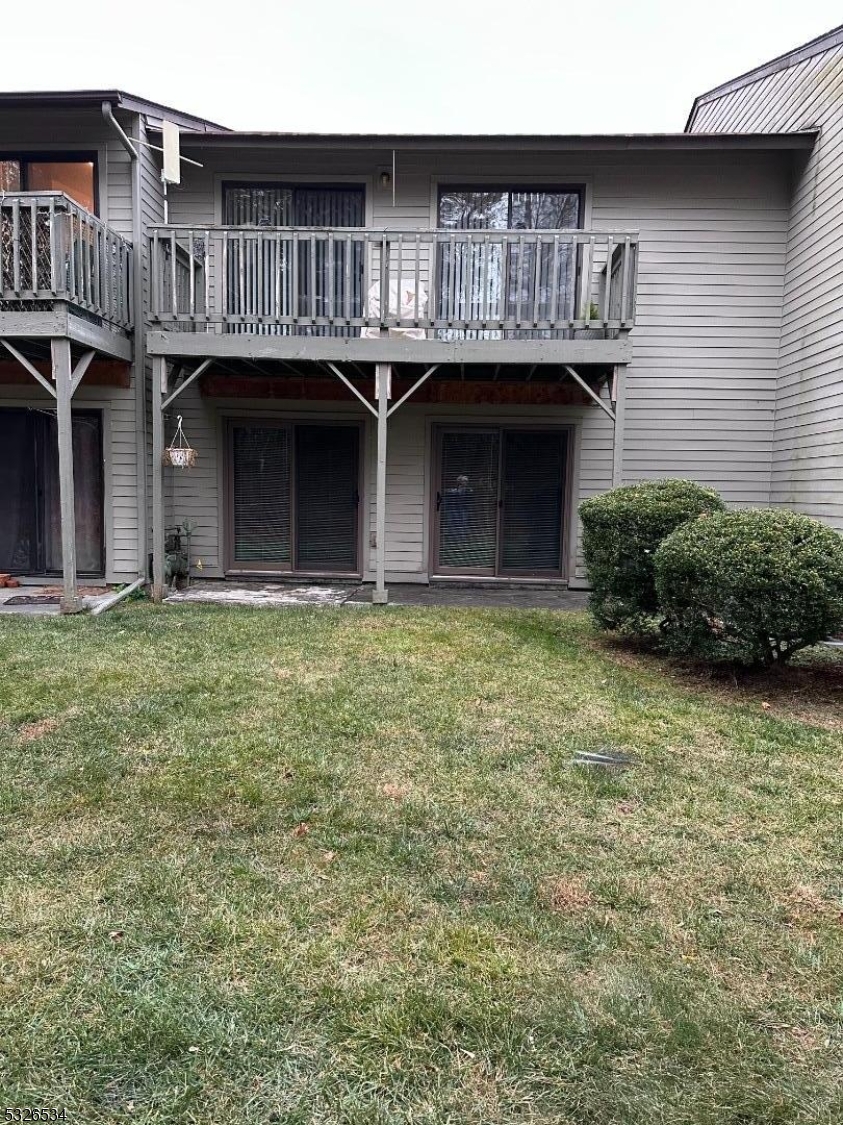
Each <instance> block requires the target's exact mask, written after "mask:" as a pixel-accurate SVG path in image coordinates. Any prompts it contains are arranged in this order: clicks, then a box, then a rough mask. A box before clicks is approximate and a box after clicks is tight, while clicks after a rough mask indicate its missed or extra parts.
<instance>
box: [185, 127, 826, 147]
mask: <svg viewBox="0 0 843 1125" xmlns="http://www.w3.org/2000/svg"><path fill="white" fill-rule="evenodd" d="M816 137H817V132H816V130H813V129H807V130H799V131H795V132H785V133H621V134H615V135H613V134H594V135H591V134H574V135H565V136H550V135H526V134H520V133H514V134H498V133H489V134H475V133H469V134H448V133H443V134H439V133H383V134H379V133H239V132H226V133H214V132H206V133H202V134H201V135H200V134H196V135H193V136H185V137H184V138H183V139H182V143H183V146H184V147H185V148H203V149H211V148H226V149H227V148H243V149H246V148H252V149H263V148H305V149H307V148H342V149H349V148H351V149H376V150H379V151H384V150H389V149H404V150H407V149H413V150H416V151H423V150H436V151H442V150H443V149H445V150H447V149H458V150H459V151H461V152H465V151H484V150H485V151H488V150H494V149H506V150H508V151H510V152H511V151H512V150H513V149H514V150H516V151H522V152H526V151H530V152H604V151H605V152H629V151H661V152H664V151H677V152H695V151H709V150H716V151H720V150H728V149H740V150H746V149H767V150H769V149H788V150H798V149H810V148H812V147H813V145H814V142H815V140H816Z"/></svg>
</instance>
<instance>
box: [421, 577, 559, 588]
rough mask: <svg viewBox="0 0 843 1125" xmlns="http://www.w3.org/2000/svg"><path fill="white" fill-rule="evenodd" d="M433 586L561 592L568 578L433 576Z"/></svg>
mask: <svg viewBox="0 0 843 1125" xmlns="http://www.w3.org/2000/svg"><path fill="white" fill-rule="evenodd" d="M430 585H431V586H465V587H471V588H473V589H475V590H478V589H480V590H482V589H490V590H494V589H498V590H499V589H501V588H506V589H509V590H513V589H517V588H518V587H524V588H526V589H531V590H542V589H545V590H559V589H562V590H564V589H567V587H568V579H567V578H519V577H517V576H516V577H513V578H501V577H491V576H489V577H485V578H484V577H483V576H482V575H478V576H476V577H474V576H473V575H470V574H432V575H431V576H430Z"/></svg>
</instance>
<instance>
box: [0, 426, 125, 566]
mask: <svg viewBox="0 0 843 1125" xmlns="http://www.w3.org/2000/svg"><path fill="white" fill-rule="evenodd" d="M71 425H72V434H73V478H74V508H75V515H76V568H77V571H78V573H79V574H80V575H82V576H88V577H101V576H102V575H103V573H104V571H105V542H104V519H103V511H104V509H103V500H104V495H105V482H104V473H103V442H102V415H101V414H100V412H99V411H95V410H74V411H73V415H72V419H71ZM0 481H2V488H0V571H4V572H6V573H9V574H32V575H35V574H44V575H48V574H60V573H61V569H62V550H61V506H60V502H59V466H58V431H57V429H56V417H55V414H51V413H49V412H47V411H42V410H25V409H5V408H4V409H0Z"/></svg>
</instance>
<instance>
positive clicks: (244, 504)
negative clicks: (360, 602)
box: [228, 420, 360, 574]
mask: <svg viewBox="0 0 843 1125" xmlns="http://www.w3.org/2000/svg"><path fill="white" fill-rule="evenodd" d="M228 452H229V458H228V460H229V466H228V529H229V552H228V569H229V570H241V571H244V570H253V571H259V572H265V573H272V572H275V571H278V572H283V571H302V572H310V573H321V572H325V573H332V572H336V573H348V574H355V573H357V572H358V570H359V566H358V539H359V536H358V506H359V501H360V495H359V471H360V470H359V462H360V430H359V427H358V425H357V424H356V423H355V424H352V425H340V424H337V425H316V424H299V423H287V422H278V423H273V422H252V421H245V420H244V421H243V422H240V421H236V422H234V421H232V422H231V423H230V425H229V446H228Z"/></svg>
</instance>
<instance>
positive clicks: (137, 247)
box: [102, 102, 147, 576]
mask: <svg viewBox="0 0 843 1125" xmlns="http://www.w3.org/2000/svg"><path fill="white" fill-rule="evenodd" d="M102 115H103V117H104V118H105V121H106V123H107V124H108V125H109V126H110V127H111V128H112V129H113V130H114V132H115V133H116V134H117V137H118V139H119V141H120V143H121V145H122V146H123V148H125V150H126V152H128V154H129V159H130V160H131V162H132V320H133V328H132V342H133V349H132V354H133V358H132V370H133V373H134V381H135V445H136V472H137V485H136V489H135V491H136V495H137V505H138V574H139V575H141V576H145V575H146V572H147V534H146V525H147V511H146V332H145V328H146V320H145V310H144V300H143V297H144V293H143V290H144V286H143V258H144V245H143V214H142V210H141V166H140V158H139V156H138V148H136V147H135V145H133V144H132V142H131V141H130V140H129V138H128V136H127V135H126V133H125V132H124V130H123V127H122V126H121V125H120V122H119V121H118V120H117V118H116V117H115V116H114V113H113V112H112V109H111V102H103V103H102ZM136 121H137V129H138V134H139V135H138V140H140V130H141V119H140V114H138V115H137V117H136Z"/></svg>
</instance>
